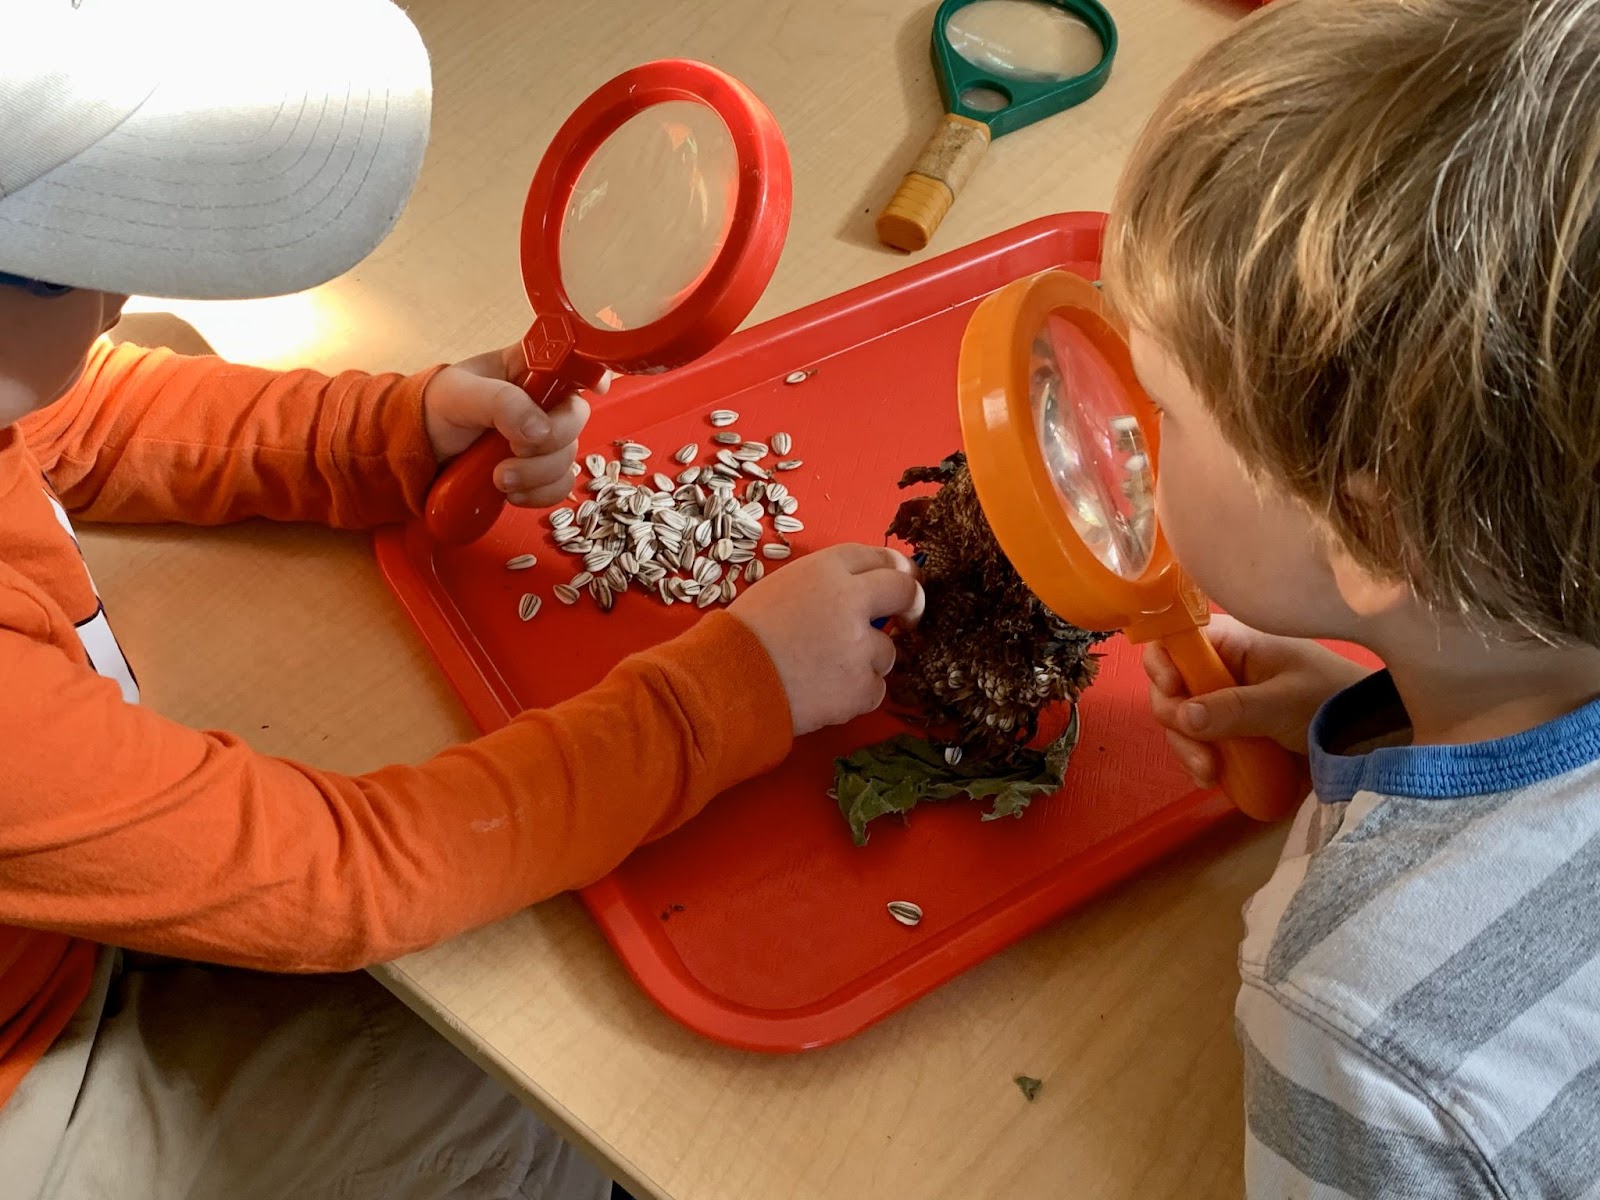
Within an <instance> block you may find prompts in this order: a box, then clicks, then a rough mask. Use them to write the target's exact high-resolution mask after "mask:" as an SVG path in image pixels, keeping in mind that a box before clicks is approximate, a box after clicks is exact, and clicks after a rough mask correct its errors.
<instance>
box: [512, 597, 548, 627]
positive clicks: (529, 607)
mask: <svg viewBox="0 0 1600 1200" xmlns="http://www.w3.org/2000/svg"><path fill="white" fill-rule="evenodd" d="M543 603H544V601H543V600H541V599H539V597H538V596H535V595H534V594H533V593H532V592H523V593H522V599H521V600H518V601H517V616H519V617H521V618H522V619H523V620H524V621H531V620H533V618H534V617H535V616H536V615H537V614H538V612H539V606H540V605H542V604H543Z"/></svg>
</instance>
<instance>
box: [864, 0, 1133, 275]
mask: <svg viewBox="0 0 1600 1200" xmlns="http://www.w3.org/2000/svg"><path fill="white" fill-rule="evenodd" d="M1116 53H1117V27H1116V24H1115V22H1113V21H1112V19H1111V14H1110V13H1108V12H1107V11H1106V10H1105V8H1104V7H1103V6H1101V5H1100V4H1099V3H1098V0H944V3H943V4H941V5H939V11H938V12H937V13H936V14H934V18H933V60H934V64H935V66H936V67H937V74H938V77H939V91H940V93H941V94H942V95H943V97H944V106H945V118H944V121H943V123H942V124H941V125H940V126H939V128H938V129H937V130H936V131H935V132H934V134H933V136H932V137H930V138H929V139H928V141H927V144H926V145H924V146H923V148H922V153H921V154H919V155H918V156H917V161H916V162H915V163H914V164H913V165H912V167H911V170H910V171H908V172H907V173H906V177H905V178H904V179H903V180H901V182H900V187H899V188H898V189H897V190H896V192H895V194H894V198H893V199H892V200H890V201H889V203H888V205H887V206H886V207H885V208H884V210H883V212H882V213H881V214H880V215H879V217H878V222H877V227H878V240H879V241H880V242H882V243H883V244H884V245H885V246H892V247H893V248H895V249H897V250H921V249H922V248H923V247H924V246H926V245H927V244H928V241H929V239H930V238H932V237H933V233H934V230H936V229H938V228H939V222H941V221H942V220H944V216H945V213H947V212H949V211H950V206H951V205H952V204H954V203H955V198H956V195H957V194H958V193H959V192H960V191H961V188H962V185H963V184H965V183H966V182H967V180H968V179H970V178H971V177H972V174H973V172H974V171H976V170H977V168H978V164H979V163H980V162H982V161H983V152H984V151H985V150H987V149H988V148H989V142H990V141H991V140H992V139H994V138H997V137H1000V136H1002V135H1004V134H1007V133H1011V132H1012V131H1013V130H1017V129H1021V128H1022V127H1023V126H1024V125H1031V124H1033V123H1034V122H1035V121H1039V120H1042V119H1043V118H1045V117H1049V116H1054V115H1055V114H1056V113H1058V112H1061V111H1062V110H1063V109H1068V108H1072V107H1073V106H1074V105H1078V104H1082V103H1083V102H1084V101H1085V100H1087V99H1089V97H1091V96H1093V95H1094V94H1095V93H1096V92H1098V91H1099V90H1100V89H1101V87H1102V86H1104V84H1105V81H1106V79H1107V77H1108V76H1110V74H1111V62H1112V59H1114V58H1115V57H1116Z"/></svg>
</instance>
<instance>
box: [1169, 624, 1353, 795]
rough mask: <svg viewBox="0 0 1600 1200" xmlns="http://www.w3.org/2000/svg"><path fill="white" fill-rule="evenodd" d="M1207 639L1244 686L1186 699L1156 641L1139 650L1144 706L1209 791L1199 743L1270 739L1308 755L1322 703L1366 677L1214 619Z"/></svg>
mask: <svg viewBox="0 0 1600 1200" xmlns="http://www.w3.org/2000/svg"><path fill="white" fill-rule="evenodd" d="M1205 634H1206V636H1207V637H1208V638H1209V639H1210V640H1211V644H1212V645H1213V646H1215V647H1216V648H1217V653H1218V654H1219V655H1220V656H1221V658H1222V661H1223V662H1224V663H1225V664H1226V665H1227V668H1228V670H1229V671H1231V672H1232V673H1233V677H1234V678H1235V679H1242V680H1244V683H1243V684H1241V685H1240V686H1239V687H1232V688H1223V689H1222V690H1221V691H1216V692H1208V693H1207V694H1205V695H1203V696H1198V697H1195V698H1192V699H1191V698H1190V696H1189V691H1188V689H1187V688H1186V687H1184V684H1183V678H1182V677H1181V676H1180V675H1179V674H1178V668H1177V667H1176V666H1174V665H1173V662H1172V659H1171V657H1169V656H1168V654H1167V652H1166V651H1165V650H1163V649H1162V648H1161V644H1160V643H1159V642H1151V643H1150V644H1149V645H1147V646H1146V647H1145V650H1144V670H1145V674H1146V675H1148V676H1150V707H1151V708H1152V709H1153V710H1154V711H1155V715H1156V720H1157V721H1160V722H1161V724H1162V725H1164V726H1166V729H1167V741H1168V742H1170V743H1171V744H1172V749H1173V752H1174V753H1176V754H1177V756H1178V761H1179V762H1181V763H1182V764H1183V768H1184V770H1186V771H1188V772H1189V775H1190V777H1191V778H1192V779H1193V780H1194V781H1195V783H1196V784H1197V785H1198V786H1200V787H1215V786H1216V783H1217V770H1218V761H1217V754H1216V751H1215V750H1213V749H1212V748H1211V747H1210V746H1209V745H1207V744H1206V743H1208V742H1217V741H1223V740H1225V739H1228V738H1236V737H1269V738H1272V739H1273V740H1274V741H1276V742H1277V743H1278V744H1279V745H1281V746H1283V747H1285V748H1286V749H1289V750H1292V751H1294V752H1295V753H1296V754H1305V753H1306V751H1307V745H1306V737H1307V731H1308V730H1309V729H1310V727H1311V718H1312V717H1314V716H1316V715H1317V709H1319V708H1321V707H1322V703H1323V701H1325V700H1327V699H1328V697H1330V696H1332V695H1333V694H1334V693H1335V692H1338V691H1340V690H1342V689H1344V688H1347V687H1349V686H1350V685H1351V684H1353V683H1356V682H1358V681H1359V680H1361V679H1363V678H1365V677H1366V676H1367V675H1368V674H1370V672H1369V671H1368V670H1367V669H1366V668H1365V667H1362V666H1360V665H1359V664H1357V663H1353V662H1351V661H1350V660H1349V659H1347V658H1345V657H1343V656H1342V655H1339V654H1335V653H1334V652H1333V651H1332V650H1329V649H1328V648H1327V647H1325V646H1319V645H1318V644H1317V643H1316V642H1311V641H1304V640H1302V639H1300V638H1286V637H1274V636H1272V635H1270V634H1265V633H1258V632H1257V631H1256V630H1254V629H1251V628H1250V627H1249V626H1247V625H1241V624H1240V623H1239V622H1238V621H1235V620H1234V619H1233V618H1232V617H1213V618H1212V620H1211V624H1210V625H1208V626H1206V629H1205Z"/></svg>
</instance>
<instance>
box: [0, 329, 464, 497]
mask: <svg viewBox="0 0 1600 1200" xmlns="http://www.w3.org/2000/svg"><path fill="white" fill-rule="evenodd" d="M438 369H439V368H437V367H436V368H433V369H432V370H430V371H425V372H422V373H420V374H417V375H409V376H407V375H368V374H364V373H362V372H359V371H346V372H343V373H341V374H339V375H334V376H328V375H322V374H319V373H318V372H315V371H269V370H264V369H262V368H259V367H242V366H237V365H235V364H233V363H228V362H224V361H223V360H222V359H220V358H212V357H189V356H185V355H180V354H174V353H172V352H171V351H170V350H146V349H143V348H142V347H138V346H131V345H122V346H116V347H113V346H112V345H111V344H110V343H109V342H106V341H101V342H100V343H98V344H97V345H96V346H95V348H94V350H93V351H92V352H91V354H90V356H89V359H88V361H87V363H86V364H85V367H84V371H83V375H82V377H81V378H80V379H79V381H78V382H77V384H75V385H74V386H73V388H72V389H71V390H70V391H69V392H68V393H67V395H65V396H63V397H62V398H61V399H60V400H58V401H57V402H56V403H54V404H52V405H50V406H48V407H46V408H44V409H41V410H39V411H38V412H36V413H34V414H31V415H30V416H28V417H27V418H25V419H24V420H23V421H22V422H21V425H22V428H23V430H24V433H25V435H26V437H27V440H28V445H29V447H30V448H31V449H32V451H33V453H34V454H35V455H36V456H37V458H38V459H39V462H40V465H41V466H42V467H43V468H44V471H45V474H46V476H47V477H48V478H49V480H50V483H51V486H52V487H54V488H55V489H56V492H57V494H58V495H59V496H60V497H61V501H62V503H63V504H64V505H66V507H67V508H68V510H70V511H72V512H75V513H78V514H80V515H82V516H83V517H85V518H86V519H88V520H91V521H140V522H153V521H178V522H184V523H187V524H191V525H218V524H223V523H225V522H229V521H238V520H242V519H244V518H246V517H269V518H272V519H274V520H280V521H316V522H320V523H323V524H327V525H332V526H335V527H337V528H342V529H357V528H368V527H371V526H374V525H381V524H385V523H388V522H393V521H401V520H404V519H405V518H407V517H409V516H413V515H415V514H417V513H418V512H420V511H421V506H422V503H423V501H424V499H425V497H426V494H427V489H428V485H429V484H430V483H431V482H432V480H433V477H434V474H435V472H436V471H437V469H438V467H437V463H436V461H435V459H434V455H433V450H432V447H431V446H430V444H429V442H428V437H427V432H426V430H425V429H424V427H423V422H422V393H423V389H424V388H426V387H427V384H428V382H429V381H430V380H431V379H432V378H433V376H434V374H435V373H437V371H438Z"/></svg>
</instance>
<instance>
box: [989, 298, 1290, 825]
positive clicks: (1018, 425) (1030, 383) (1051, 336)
mask: <svg viewBox="0 0 1600 1200" xmlns="http://www.w3.org/2000/svg"><path fill="white" fill-rule="evenodd" d="M959 389H960V402H961V435H962V440H963V442H964V444H965V448H966V453H967V462H968V465H969V467H970V468H971V471H972V480H973V484H974V486H975V487H976V488H977V492H978V500H979V502H980V503H981V504H982V505H983V511H984V515H985V516H986V517H987V518H988V521H989V524H990V526H991V527H992V528H993V529H994V532H995V536H996V537H997V538H998V539H999V541H1000V545H1001V548H1002V549H1004V550H1005V552H1006V557H1007V558H1009V559H1010V560H1011V563H1012V565H1013V566H1015V567H1016V569H1017V571H1018V573H1019V574H1020V575H1021V576H1022V578H1023V581H1024V582H1026V583H1027V585H1028V586H1029V587H1030V588H1031V589H1032V590H1033V592H1034V594H1035V595H1036V596H1038V597H1039V599H1040V600H1042V601H1044V603H1045V604H1047V605H1049V606H1050V608H1051V609H1053V610H1054V611H1055V612H1056V613H1057V614H1058V615H1060V616H1061V617H1062V618H1063V619H1064V620H1067V621H1070V622H1072V623H1073V624H1074V625H1077V626H1078V627H1080V628H1082V629H1093V630H1112V629H1120V630H1121V631H1122V632H1123V634H1124V635H1125V636H1126V637H1127V638H1128V639H1129V640H1130V641H1132V642H1136V643H1137V642H1148V641H1159V642H1160V643H1161V644H1162V645H1163V646H1164V647H1165V648H1166V650H1167V652H1168V653H1169V654H1170V655H1171V656H1172V660H1173V662H1174V663H1175V664H1176V665H1177V667H1178V670H1179V672H1180V673H1181V674H1182V676H1183V680H1184V683H1185V684H1186V685H1187V686H1188V688H1189V691H1190V694H1192V695H1199V694H1201V693H1204V692H1211V691H1216V690H1217V689H1219V688H1225V687H1232V686H1233V685H1234V683H1235V682H1236V681H1235V680H1234V678H1233V676H1232V675H1231V674H1230V673H1229V671H1228V668H1227V667H1226V666H1224V665H1223V663H1222V660H1221V659H1220V658H1218V657H1217V652H1216V650H1215V649H1214V648H1213V647H1212V645H1211V642H1210V641H1209V640H1208V639H1207V638H1206V636H1205V634H1204V633H1202V632H1201V627H1202V626H1203V625H1205V624H1206V622H1207V621H1208V620H1209V619H1210V607H1209V605H1208V603H1207V601H1206V598H1205V597H1204V596H1203V595H1201V593H1200V591H1199V589H1198V588H1196V587H1195V586H1194V584H1193V582H1191V581H1190V580H1189V579H1188V577H1187V576H1186V575H1185V574H1184V573H1183V570H1182V568H1180V567H1179V566H1178V563H1177V561H1176V560H1175V559H1174V558H1173V556H1172V551H1171V550H1170V549H1169V548H1168V546H1167V543H1166V539H1165V538H1164V537H1163V536H1162V533H1161V529H1160V526H1159V525H1158V524H1157V522H1156V513H1155V477H1156V464H1157V459H1158V456H1159V452H1160V427H1159V424H1158V423H1157V421H1156V414H1155V410H1154V408H1153V407H1152V406H1151V404H1150V400H1149V398H1148V397H1147V396H1146V395H1145V394H1144V390H1143V389H1142V388H1141V387H1140V386H1139V381H1138V378H1137V377H1136V376H1135V375H1134V371H1133V363H1132V361H1131V360H1130V358H1129V357H1128V346H1127V339H1126V330H1125V329H1124V328H1123V327H1122V325H1121V324H1120V322H1119V321H1118V320H1117V318H1116V316H1115V314H1113V313H1112V312H1111V311H1110V310H1109V309H1108V308H1107V307H1106V305H1105V304H1104V303H1103V301H1102V299H1101V293H1100V290H1099V289H1098V288H1097V287H1095V286H1094V285H1093V284H1092V283H1090V282H1089V281H1088V280H1086V279H1083V278H1081V277H1079V276H1077V275H1073V274H1071V273H1069V272H1066V271H1047V272H1045V273H1044V274H1042V275H1035V276H1033V277H1032V278H1029V279H1022V280H1018V281H1017V282H1016V283H1013V284H1011V285H1009V286H1007V287H1005V288H1002V289H1001V290H1000V291H998V292H995V293H994V294H992V295H991V296H989V297H987V298H986V299H985V300H984V301H983V303H981V304H980V305H979V306H978V307H977V309H976V310H975V311H974V313H973V315H972V318H971V320H970V321H969V322H968V325H967V331H966V334H965V336H964V337H963V339H962V342H961V365H960V371H959ZM1217 749H1218V752H1219V755H1220V758H1221V768H1222V769H1221V779H1220V782H1221V785H1222V790H1223V791H1224V792H1226V793H1227V795H1228V797H1229V799H1231V800H1232V801H1233V802H1234V804H1235V805H1237V806H1238V807H1239V808H1240V809H1241V810H1242V811H1244V812H1245V813H1248V814H1249V815H1250V816H1252V817H1255V818H1257V819H1259V820H1264V821H1266V820H1275V819H1277V818H1279V817H1281V816H1284V815H1285V814H1286V813H1288V812H1289V811H1290V810H1292V809H1293V808H1294V806H1295V805H1296V804H1298V803H1299V801H1300V800H1301V799H1302V798H1303V795H1302V790H1301V788H1300V778H1299V776H1300V772H1299V770H1298V768H1297V765H1296V763H1295V761H1294V759H1293V757H1292V756H1291V755H1290V754H1289V753H1288V752H1287V751H1286V750H1284V749H1283V747H1281V746H1279V745H1278V744H1277V743H1276V742H1272V741H1269V740H1267V739H1265V738H1250V739H1239V740H1236V741H1228V742H1222V743H1220V744H1219V745H1218V747H1217Z"/></svg>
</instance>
